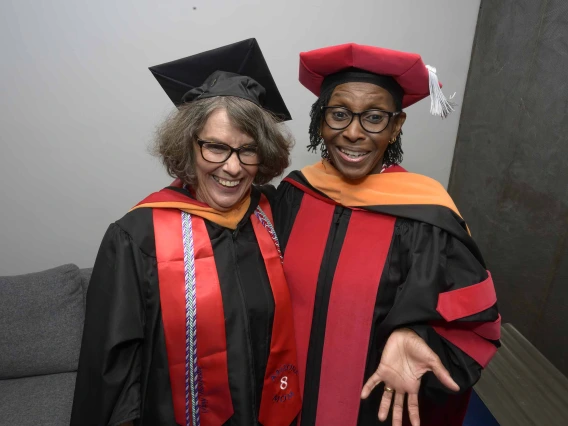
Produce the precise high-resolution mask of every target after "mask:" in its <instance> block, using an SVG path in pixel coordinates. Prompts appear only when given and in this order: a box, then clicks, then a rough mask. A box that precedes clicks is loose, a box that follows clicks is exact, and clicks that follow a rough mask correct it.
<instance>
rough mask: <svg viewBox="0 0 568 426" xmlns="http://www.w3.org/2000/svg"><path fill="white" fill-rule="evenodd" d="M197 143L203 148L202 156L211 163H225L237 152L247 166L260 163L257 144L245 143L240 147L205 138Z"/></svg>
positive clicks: (240, 159)
mask: <svg viewBox="0 0 568 426" xmlns="http://www.w3.org/2000/svg"><path fill="white" fill-rule="evenodd" d="M197 144H198V145H199V148H200V150H201V157H202V158H203V159H204V160H205V161H208V162H209V163H224V162H225V161H227V160H228V159H229V158H230V157H231V155H233V152H235V153H236V154H237V158H238V159H239V161H240V162H241V163H242V164H244V165H246V166H257V165H259V164H260V156H259V154H258V146H257V145H243V146H241V147H240V148H233V147H232V146H229V145H227V144H226V143H222V142H210V141H204V140H203V139H197Z"/></svg>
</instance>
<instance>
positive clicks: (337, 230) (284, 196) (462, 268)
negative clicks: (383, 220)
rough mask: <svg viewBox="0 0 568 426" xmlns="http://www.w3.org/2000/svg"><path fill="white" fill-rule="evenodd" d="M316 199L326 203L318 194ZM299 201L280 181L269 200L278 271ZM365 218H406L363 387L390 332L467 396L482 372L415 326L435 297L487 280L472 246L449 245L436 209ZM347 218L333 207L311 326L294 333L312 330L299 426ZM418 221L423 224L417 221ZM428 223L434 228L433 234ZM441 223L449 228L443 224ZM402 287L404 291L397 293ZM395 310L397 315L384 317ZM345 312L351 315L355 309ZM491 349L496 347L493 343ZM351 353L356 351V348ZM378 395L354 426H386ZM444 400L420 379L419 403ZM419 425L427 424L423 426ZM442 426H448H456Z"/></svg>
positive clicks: (314, 382) (493, 313) (317, 366)
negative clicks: (408, 338) (418, 340)
mask: <svg viewBox="0 0 568 426" xmlns="http://www.w3.org/2000/svg"><path fill="white" fill-rule="evenodd" d="M287 179H288V180H289V179H291V180H294V181H296V182H300V183H301V184H302V185H304V186H306V187H309V188H310V189H311V190H313V191H314V192H317V193H319V191H317V189H315V188H313V187H311V186H310V183H309V182H308V181H307V180H306V178H305V177H304V176H303V175H302V173H301V172H292V173H291V174H290V175H289V176H288V178H287ZM319 194H320V195H321V196H323V197H325V195H324V194H322V193H319ZM304 196H305V193H304V191H302V190H300V189H298V188H297V187H296V186H294V185H292V184H291V183H290V182H289V181H284V182H282V183H281V184H280V186H279V188H278V192H277V195H276V198H275V200H274V205H273V213H274V221H275V225H276V231H277V233H278V236H279V239H280V246H281V249H282V251H283V252H284V264H285V270H286V246H287V243H288V239H289V237H290V233H291V231H292V228H293V226H294V222H295V219H296V216H297V214H298V211H299V209H300V205H301V203H302V198H303V197H304ZM395 207H396V206H395ZM366 210H367V211H371V212H372V211H377V212H380V213H383V214H385V213H386V214H392V215H395V216H396V215H397V212H398V213H404V215H405V216H406V217H397V219H396V222H395V229H394V233H393V237H392V241H391V244H390V249H389V252H388V256H387V262H386V264H385V266H384V269H383V272H382V275H381V278H380V283H379V286H378V292H377V297H376V302H375V307H374V313H373V319H372V326H371V333H370V340H369V345H368V348H361V349H360V350H365V351H367V360H366V367H365V377H364V380H365V381H366V380H367V379H368V378H369V377H370V376H371V375H372V374H373V373H374V371H375V370H376V369H377V367H378V365H379V361H380V358H381V353H382V349H383V347H384V345H385V343H386V339H387V338H388V336H389V335H390V333H391V332H392V331H393V330H395V329H397V328H400V327H407V328H411V329H413V330H414V331H415V332H416V333H418V334H419V335H420V336H421V337H422V338H423V339H424V340H425V341H426V342H427V343H428V345H429V346H430V347H431V348H432V349H433V350H434V351H435V352H436V353H437V354H438V356H439V357H440V359H441V361H442V363H443V364H444V366H445V367H446V368H447V369H448V370H449V372H450V374H451V376H452V378H453V379H454V380H455V382H456V383H457V384H458V385H459V386H460V388H461V389H462V390H468V389H470V388H471V387H472V386H473V384H475V383H476V382H477V380H478V379H479V377H480V374H481V370H482V368H481V366H480V365H479V364H478V363H477V362H476V361H475V360H474V359H472V358H471V357H470V356H469V355H468V354H466V353H465V352H463V351H462V350H460V349H459V348H457V347H456V346H454V345H453V344H452V343H450V342H449V341H447V340H445V339H444V338H442V337H440V336H439V335H438V334H437V333H436V332H435V331H434V330H433V328H432V327H431V326H430V325H429V324H428V323H427V322H424V323H420V322H417V321H416V318H417V317H420V316H424V315H426V316H428V315H430V316H431V317H432V318H436V317H439V315H437V314H436V304H435V302H436V298H435V297H432V295H436V296H437V295H438V294H439V293H440V292H443V291H445V290H446V289H447V288H448V287H451V286H453V285H454V284H455V285H458V286H467V285H472V284H475V283H479V282H481V281H483V280H485V279H486V278H487V276H488V273H487V271H486V268H485V265H484V262H483V259H482V257H481V254H480V253H479V250H478V249H477V247H476V246H475V243H474V242H473V240H472V239H471V238H469V236H467V237H463V235H464V234H465V233H464V230H463V228H461V233H459V235H460V236H461V237H462V239H461V240H460V239H458V238H456V236H455V235H453V233H452V232H451V230H448V229H444V222H445V219H444V218H443V217H441V216H440V215H439V211H438V210H439V209H436V208H434V207H432V208H430V206H408V208H400V209H398V210H397V209H396V208H391V207H389V206H382V208H381V207H379V208H373V207H370V208H366ZM352 212H353V210H352V209H350V208H348V207H344V206H341V205H336V206H335V210H334V213H333V220H332V225H331V227H330V229H329V233H328V237H327V244H326V246H325V251H324V254H323V260H322V264H321V269H320V273H319V275H318V282H317V290H316V295H315V303H314V310H313V319H312V323H311V324H296V325H295V326H296V330H299V328H300V327H311V332H310V340H309V350H308V355H307V364H306V369H305V370H306V376H305V385H304V390H303V391H304V392H303V406H302V417H301V419H302V420H301V425H302V426H311V425H314V424H315V419H316V409H317V405H318V393H319V391H320V388H319V384H320V378H321V377H320V373H321V365H322V354H323V347H324V338H325V333H326V320H327V310H328V304H329V300H330V293H331V287H332V281H333V278H334V271H335V268H336V266H337V263H338V259H339V256H340V254H341V251H342V246H343V243H344V239H345V235H346V232H347V227H348V225H349V222H350V218H351V215H352ZM445 213H448V212H445ZM448 214H449V213H448ZM420 217H423V218H424V220H418V218H420ZM452 220H453V219H452ZM432 223H437V224H438V226H436V225H433V224H432ZM446 223H449V222H447V221H446ZM452 226H453V228H454V229H455V227H456V226H457V227H458V228H459V225H455V224H452V225H451V226H449V228H452ZM311 237H312V236H311V235H310V234H306V235H304V238H305V239H306V241H307V239H310V238H311ZM361 251H362V253H363V254H362V256H365V257H366V258H367V259H368V261H369V262H373V261H374V260H373V259H374V253H369V252H365V247H361ZM403 287H404V291H401V290H402V289H403ZM395 304H396V312H391V310H392V308H393V306H394V305H395ZM417 306H420V307H421V312H420V313H418V312H417V308H416V307H417ZM352 308H353V309H357V307H356V306H353V307H352ZM428 312H430V313H431V314H428ZM425 313H426V314H425ZM389 314H390V315H389ZM387 316H388V318H387ZM497 318H498V312H497V306H496V305H495V306H492V307H491V308H489V309H487V310H485V311H483V312H480V313H478V314H476V315H474V316H470V317H468V318H463V319H462V320H461V321H489V322H493V321H495V320H497ZM492 343H494V344H495V345H496V346H497V345H498V342H497V341H495V342H492ZM353 350H358V348H354V349H353ZM348 372H349V367H348V366H346V367H345V374H348ZM337 374H344V372H337ZM363 383H364V382H363ZM361 387H362V385H361ZM382 389H383V387H382V386H377V387H376V388H375V389H374V390H373V392H372V393H371V395H370V396H369V397H368V399H366V400H361V402H360V407H359V417H358V422H357V425H359V426H371V425H376V426H379V425H381V426H385V425H390V424H391V418H390V415H389V418H388V419H387V421H386V422H385V423H381V422H379V420H378V418H377V413H378V409H379V403H380V400H381V397H382ZM449 393H451V392H450V391H448V390H447V389H446V388H445V387H444V386H442V385H441V383H440V382H439V381H438V380H437V379H436V377H435V376H434V375H433V374H432V373H427V374H426V375H425V376H424V377H423V379H422V384H421V388H420V396H419V399H420V401H424V399H425V398H426V399H428V400H430V401H432V402H434V403H435V404H444V403H445V402H446V401H447V398H448V395H449ZM450 398H451V397H450ZM440 407H443V406H442V405H441V406H440ZM446 408H447V406H446ZM405 417H407V413H405ZM406 421H408V420H407V419H406ZM422 424H428V423H427V422H424V421H423V422H422ZM449 424H452V425H454V424H455V423H449ZM342 426H343V425H342ZM345 426H350V425H345ZM436 426H445V424H442V423H440V424H436Z"/></svg>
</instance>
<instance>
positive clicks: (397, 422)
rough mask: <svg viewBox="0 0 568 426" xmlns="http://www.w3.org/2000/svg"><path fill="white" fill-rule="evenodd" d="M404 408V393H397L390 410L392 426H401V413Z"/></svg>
mask: <svg viewBox="0 0 568 426" xmlns="http://www.w3.org/2000/svg"><path fill="white" fill-rule="evenodd" d="M403 408H404V392H397V393H396V395H395V396H394V405H393V408H392V426H402V411H403Z"/></svg>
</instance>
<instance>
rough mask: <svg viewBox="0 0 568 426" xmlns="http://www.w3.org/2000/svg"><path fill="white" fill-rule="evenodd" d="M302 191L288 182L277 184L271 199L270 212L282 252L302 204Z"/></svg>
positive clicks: (284, 249)
mask: <svg viewBox="0 0 568 426" xmlns="http://www.w3.org/2000/svg"><path fill="white" fill-rule="evenodd" d="M303 196H304V193H303V192H302V191H300V190H299V189H297V188H295V187H294V186H293V185H291V184H289V183H288V182H281V183H280V185H278V189H277V190H276V194H275V195H274V196H273V198H272V201H271V205H270V206H271V207H272V214H273V215H274V228H275V230H276V234H277V235H278V241H279V242H280V249H281V250H282V254H284V253H285V251H286V246H287V245H288V239H289V238H290V234H291V232H292V227H293V226H294V221H295V220H296V215H297V214H298V211H299V209H300V205H301V204H302V198H303Z"/></svg>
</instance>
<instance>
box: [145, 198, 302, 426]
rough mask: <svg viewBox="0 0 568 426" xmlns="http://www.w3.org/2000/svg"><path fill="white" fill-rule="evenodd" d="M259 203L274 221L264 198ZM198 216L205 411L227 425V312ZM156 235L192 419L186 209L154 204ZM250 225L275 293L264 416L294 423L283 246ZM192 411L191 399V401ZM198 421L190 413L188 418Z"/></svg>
mask: <svg viewBox="0 0 568 426" xmlns="http://www.w3.org/2000/svg"><path fill="white" fill-rule="evenodd" d="M260 207H261V208H262V210H263V211H264V213H265V214H266V215H267V216H268V217H269V219H270V220H272V215H271V211H270V206H269V204H268V201H267V200H266V198H265V197H264V196H262V197H261V201H260ZM196 214H198V213H194V214H192V216H191V224H192V228H193V242H194V259H195V281H196V305H197V308H196V310H197V321H196V323H197V336H198V337H197V365H198V374H197V380H198V388H199V392H198V394H199V403H198V406H199V413H200V420H201V424H202V425H204V426H220V425H222V424H223V423H225V422H226V421H227V420H228V419H229V418H230V417H231V416H232V414H233V407H232V401H231V394H230V390H229V377H228V370H227V344H226V335H225V317H224V313H223V301H222V298H221V289H220V286H219V278H218V274H217V269H216V266H215V259H214V257H213V248H212V246H211V241H210V239H209V235H208V233H207V229H206V227H205V221H204V220H203V218H201V217H199V216H197V215H196ZM153 215H154V233H155V240H156V257H157V262H158V278H159V283H160V302H161V307H162V319H163V323H164V332H165V338H166V349H167V355H168V364H169V369H170V381H171V387H172V397H173V403H174V412H175V418H176V422H177V423H179V424H180V425H186V424H187V425H188V424H190V423H187V422H186V414H187V413H186V389H185V381H186V379H185V376H186V296H185V267H184V247H183V236H182V213H181V211H180V210H178V209H172V208H154V210H153ZM251 222H252V225H253V228H254V232H255V235H256V238H257V241H258V244H259V247H260V251H261V253H262V257H263V259H264V264H265V266H266V271H267V274H268V278H269V280H270V285H271V288H272V293H273V296H274V303H275V311H274V323H273V330H272V338H271V343H270V355H269V357H268V363H267V368H266V373H265V377H264V387H263V392H262V397H261V405H260V413H259V421H260V422H261V423H262V424H263V425H264V426H288V425H289V424H290V423H292V421H293V420H294V418H295V417H296V416H297V414H298V412H299V410H300V406H301V399H300V392H299V378H298V369H297V364H296V349H295V342H294V328H293V322H292V313H291V302H290V295H289V292H288V287H287V285H286V280H285V277H284V271H283V269H282V264H281V261H280V257H279V253H278V250H277V249H276V246H275V244H274V241H273V240H272V238H271V236H270V234H269V232H268V231H267V230H266V228H265V227H264V226H263V225H262V224H261V222H260V221H259V220H258V218H257V217H256V216H255V215H254V214H253V215H251ZM189 410H191V404H190V406H189ZM189 417H190V418H191V416H189ZM193 426H195V425H193Z"/></svg>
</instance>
